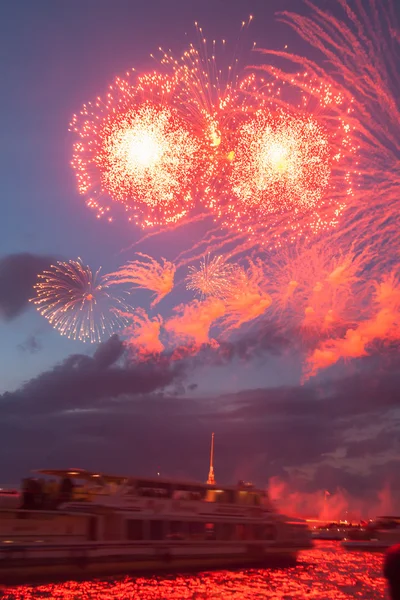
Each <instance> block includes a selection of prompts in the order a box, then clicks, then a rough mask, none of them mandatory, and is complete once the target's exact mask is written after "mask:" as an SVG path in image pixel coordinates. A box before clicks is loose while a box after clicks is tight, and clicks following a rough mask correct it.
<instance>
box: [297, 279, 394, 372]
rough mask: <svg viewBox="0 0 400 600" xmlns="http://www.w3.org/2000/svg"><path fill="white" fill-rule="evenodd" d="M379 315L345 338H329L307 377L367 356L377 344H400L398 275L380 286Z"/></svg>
mask: <svg viewBox="0 0 400 600" xmlns="http://www.w3.org/2000/svg"><path fill="white" fill-rule="evenodd" d="M375 305H376V308H375V312H374V313H373V314H372V316H371V317H370V318H369V319H367V320H365V321H362V322H360V323H359V324H358V325H357V326H356V327H354V328H352V329H348V330H347V331H346V334H345V336H344V337H343V338H336V339H329V340H327V341H325V342H323V343H322V344H320V346H319V347H318V348H316V349H315V350H314V352H313V353H312V354H311V355H310V356H309V357H308V359H307V364H306V370H305V377H306V378H309V377H313V376H315V375H316V374H317V372H318V371H319V370H320V369H324V368H327V367H330V366H331V365H334V364H335V363H337V362H338V361H339V360H340V359H345V360H346V359H352V358H359V357H362V356H367V355H368V353H369V350H370V348H371V346H372V344H373V343H374V342H377V341H379V340H380V341H383V342H391V341H395V342H398V341H400V281H399V279H398V277H396V276H395V275H394V274H392V275H391V276H388V277H386V278H384V280H383V281H382V282H381V283H380V284H376V292H375Z"/></svg>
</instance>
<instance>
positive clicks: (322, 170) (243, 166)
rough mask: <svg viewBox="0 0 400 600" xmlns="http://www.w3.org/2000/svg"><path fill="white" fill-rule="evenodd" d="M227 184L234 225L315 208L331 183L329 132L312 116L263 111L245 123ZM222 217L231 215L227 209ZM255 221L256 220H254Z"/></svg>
mask: <svg viewBox="0 0 400 600" xmlns="http://www.w3.org/2000/svg"><path fill="white" fill-rule="evenodd" d="M232 150H233V153H234V159H233V161H232V168H231V171H230V176H229V178H228V182H227V191H228V196H229V197H230V198H231V201H230V203H229V205H228V206H227V212H228V215H227V218H226V220H227V221H228V222H229V221H230V220H231V221H232V223H234V224H235V225H236V224H238V223H240V222H242V221H243V216H245V217H246V218H247V220H251V221H253V220H254V217H257V215H258V216H266V215H267V214H268V213H275V212H282V211H284V210H295V211H302V210H303V211H304V210H310V209H312V208H314V207H315V206H316V205H317V204H318V202H319V201H320V200H321V197H322V195H323V193H324V191H325V189H326V187H327V185H328V183H329V177H330V171H331V167H330V163H331V156H330V154H331V151H330V148H329V142H328V137H327V134H326V131H324V129H323V128H322V127H321V126H319V124H318V123H317V122H316V121H315V120H314V119H313V118H311V117H309V116H304V117H300V116H298V117H294V116H290V115H287V114H286V113H282V112H280V113H278V114H275V115H273V114H272V113H270V112H265V111H259V112H258V113H256V114H255V115H254V117H253V118H251V119H250V120H249V121H248V122H246V123H245V124H244V125H242V127H240V129H239V131H238V135H237V141H236V144H235V146H234V147H233V149H232ZM219 212H220V215H222V216H224V217H225V215H226V210H225V211H223V210H222V207H221V208H220V210H219ZM253 222H254V221H253Z"/></svg>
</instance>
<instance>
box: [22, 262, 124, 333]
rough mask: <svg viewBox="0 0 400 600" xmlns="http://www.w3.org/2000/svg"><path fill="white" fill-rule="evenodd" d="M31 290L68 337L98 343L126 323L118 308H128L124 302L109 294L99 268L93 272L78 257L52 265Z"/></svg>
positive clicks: (43, 310) (45, 313)
mask: <svg viewBox="0 0 400 600" xmlns="http://www.w3.org/2000/svg"><path fill="white" fill-rule="evenodd" d="M34 289H35V291H36V297H34V298H32V300H31V301H32V302H33V303H34V304H35V305H36V308H37V310H38V311H39V312H40V313H41V315H43V316H44V317H45V318H46V319H47V320H48V321H49V323H50V324H51V325H52V326H53V327H54V328H55V329H57V330H58V331H59V332H60V333H61V335H65V336H66V337H68V338H70V339H74V340H76V339H79V340H81V341H83V342H88V341H89V342H92V343H94V342H99V341H100V340H101V339H102V338H103V337H104V336H108V335H111V334H112V333H113V332H114V331H116V330H117V329H120V328H121V327H123V326H124V325H125V322H126V321H125V319H124V318H123V317H121V316H120V315H119V314H118V311H120V310H125V311H126V310H128V309H127V306H126V304H125V303H124V302H123V300H122V299H119V298H117V297H116V296H114V295H113V294H112V293H111V291H110V289H109V286H108V280H107V277H106V276H101V275H100V269H99V270H98V271H97V272H93V271H92V270H91V269H90V268H89V267H87V266H86V265H84V264H83V263H82V261H81V259H80V258H78V260H76V261H75V260H71V261H68V262H57V264H56V265H52V266H51V268H50V269H49V270H47V271H44V272H43V273H41V274H40V275H39V276H38V282H37V283H36V284H35V285H34Z"/></svg>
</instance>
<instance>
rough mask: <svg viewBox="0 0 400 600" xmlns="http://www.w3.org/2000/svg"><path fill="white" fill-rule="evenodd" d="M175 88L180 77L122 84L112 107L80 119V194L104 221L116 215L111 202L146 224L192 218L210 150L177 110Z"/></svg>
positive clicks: (90, 108) (100, 106) (86, 111)
mask: <svg viewBox="0 0 400 600" xmlns="http://www.w3.org/2000/svg"><path fill="white" fill-rule="evenodd" d="M174 89H175V78H174V76H172V77H170V78H169V77H167V76H161V75H157V74H154V75H152V76H142V77H138V78H137V80H136V81H135V82H131V81H130V78H129V77H127V79H126V80H122V79H117V80H116V82H115V84H114V86H111V91H110V93H109V94H108V95H107V99H106V100H105V102H102V101H101V100H100V99H98V101H97V102H96V103H95V104H90V105H87V106H86V105H85V106H84V107H83V109H82V111H81V113H80V115H79V116H77V115H75V116H74V118H73V120H72V123H71V129H72V130H73V131H74V132H75V133H76V134H77V136H78V140H77V141H76V142H75V144H74V155H73V160H72V165H73V167H74V169H75V171H76V175H77V180H78V188H79V192H80V193H81V194H83V195H85V196H86V199H87V204H88V205H89V206H90V207H92V208H95V209H96V210H97V211H98V215H99V216H102V215H104V214H107V213H108V212H109V210H110V204H109V200H110V198H111V200H114V201H118V202H122V203H123V204H124V206H125V209H126V211H127V214H128V217H129V219H130V220H133V221H134V222H135V223H138V224H140V225H142V226H144V227H146V226H153V225H158V224H166V223H173V222H176V221H178V220H179V219H181V218H182V217H183V216H184V215H186V214H187V213H188V210H189V208H190V207H191V206H192V204H193V202H194V199H195V196H196V189H197V186H198V179H199V173H200V172H204V165H203V161H204V148H202V145H201V141H200V139H199V138H198V137H197V136H196V135H195V133H194V132H193V128H192V127H191V125H190V123H188V121H185V120H184V119H183V118H182V117H181V116H180V115H179V114H178V111H177V109H176V108H175V107H174V106H173V102H172V99H171V98H172V91H173V90H174ZM109 218H110V219H111V217H109Z"/></svg>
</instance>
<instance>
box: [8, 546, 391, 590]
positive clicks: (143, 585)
mask: <svg viewBox="0 0 400 600" xmlns="http://www.w3.org/2000/svg"><path fill="white" fill-rule="evenodd" d="M382 560H383V556H382V555H381V554H372V553H367V552H363V553H361V552H360V553H349V552H346V551H345V550H343V549H342V548H341V547H340V545H339V544H337V543H335V542H318V543H317V545H316V547H315V548H314V549H313V550H310V551H307V552H303V553H302V554H301V555H300V559H299V563H298V564H297V566H296V567H293V568H290V569H243V570H237V571H214V572H212V571H207V572H203V573H197V574H175V575H171V576H169V577H165V576H162V577H161V576H157V577H156V576H154V577H140V578H133V577H123V578H118V579H104V580H95V581H88V582H83V583H82V582H77V581H68V582H66V583H62V584H51V585H45V586H44V585H43V586H36V587H29V586H18V587H12V588H1V591H0V598H1V599H2V600H3V599H4V600H30V599H32V600H33V599H37V598H43V599H44V598H46V599H47V600H89V599H90V600H92V599H93V600H128V599H129V600H183V599H185V600H258V599H260V598H267V599H274V600H291V599H292V598H295V599H300V598H301V599H303V598H304V599H307V600H308V599H310V598H312V599H318V600H345V599H347V598H358V599H365V600H378V599H379V600H381V599H385V600H386V599H387V598H388V596H387V595H386V589H385V588H386V586H385V580H384V579H383V577H382Z"/></svg>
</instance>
